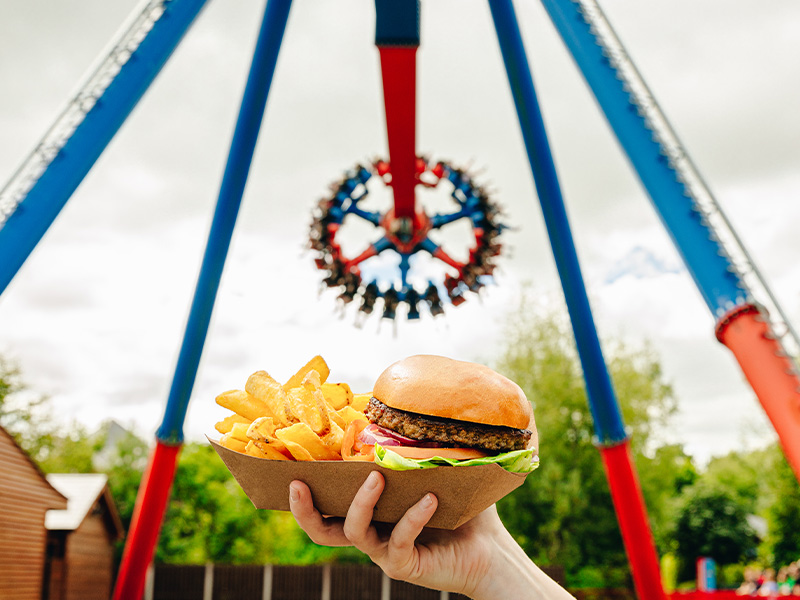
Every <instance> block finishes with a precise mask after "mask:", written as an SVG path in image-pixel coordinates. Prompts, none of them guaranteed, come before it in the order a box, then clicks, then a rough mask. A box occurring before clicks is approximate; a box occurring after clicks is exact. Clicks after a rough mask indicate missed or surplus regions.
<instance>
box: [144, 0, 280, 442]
mask: <svg viewBox="0 0 800 600" xmlns="http://www.w3.org/2000/svg"><path fill="white" fill-rule="evenodd" d="M291 5H292V2H291V0H268V1H267V5H266V8H265V11H264V19H263V21H262V22H261V29H260V31H259V34H258V41H257V42H256V48H255V52H254V54H253V62H252V63H251V65H250V73H249V75H248V78H247V84H246V86H245V90H244V95H243V97H242V104H241V108H240V110H239V117H238V119H237V121H236V127H235V129H234V132H233V139H232V141H231V148H230V152H229V154H228V162H227V164H226V165H225V173H224V174H223V177H222V183H221V185H220V191H219V198H218V200H217V207H216V210H215V212H214V219H213V221H212V223H211V230H210V232H209V234H208V244H207V245H206V251H205V254H204V255H203V264H202V266H201V267H200V275H199V277H198V280H197V287H196V289H195V294H194V299H193V300H192V307H191V310H190V312H189V320H188V323H187V324H186V332H185V333H184V337H183V344H182V345H181V350H180V354H179V355H178V363H177V366H176V368H175V375H174V377H173V380H172V386H171V388H170V391H169V397H168V399H167V407H166V410H165V411H164V420H163V421H162V423H161V426H160V427H159V429H158V431H157V432H156V437H157V438H158V439H159V440H160V441H162V442H164V443H167V444H180V443H181V442H182V441H183V422H184V419H185V418H186V410H187V408H188V406H189V399H190V397H191V394H192V388H193V387H194V381H195V377H196V376H197V368H198V366H199V364H200V356H201V354H202V352H203V345H204V343H205V339H206V334H207V333H208V325H209V322H210V321H211V313H212V311H213V309H214V300H215V299H216V295H217V290H218V289H219V281H220V277H221V276H222V269H223V267H224V266H225V258H226V257H227V254H228V248H229V246H230V241H231V237H232V236H233V228H234V225H235V224H236V217H237V215H238V213H239V206H240V205H241V200H242V195H243V194H244V187H245V184H246V183H247V175H248V172H249V170H250V164H251V162H252V159H253V153H254V151H255V146H256V141H257V140H258V133H259V130H260V128H261V121H262V119H263V117H264V111H265V109H266V104H267V98H268V96H269V90H270V86H271V84H272V78H273V75H274V73H275V65H276V63H277V62H278V52H279V51H280V48H281V41H282V40H283V34H284V32H285V30H286V22H287V20H288V18H289V9H290V8H291Z"/></svg>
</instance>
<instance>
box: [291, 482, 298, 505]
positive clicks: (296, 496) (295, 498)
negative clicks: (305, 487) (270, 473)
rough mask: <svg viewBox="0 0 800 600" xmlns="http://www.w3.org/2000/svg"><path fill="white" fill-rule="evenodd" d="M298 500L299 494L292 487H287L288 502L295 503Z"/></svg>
mask: <svg viewBox="0 0 800 600" xmlns="http://www.w3.org/2000/svg"><path fill="white" fill-rule="evenodd" d="M298 500H300V492H298V491H297V488H295V487H294V486H291V485H290V486H289V502H297V501H298Z"/></svg>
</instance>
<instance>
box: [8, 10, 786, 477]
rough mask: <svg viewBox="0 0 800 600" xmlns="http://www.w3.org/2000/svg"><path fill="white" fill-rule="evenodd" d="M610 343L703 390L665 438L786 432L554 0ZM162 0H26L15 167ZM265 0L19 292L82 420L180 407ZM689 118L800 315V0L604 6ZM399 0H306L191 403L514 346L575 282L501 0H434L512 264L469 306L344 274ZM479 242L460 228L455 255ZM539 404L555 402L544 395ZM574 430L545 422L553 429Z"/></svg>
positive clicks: (441, 113)
mask: <svg viewBox="0 0 800 600" xmlns="http://www.w3.org/2000/svg"><path fill="white" fill-rule="evenodd" d="M516 4H517V11H518V16H519V17H520V21H521V26H522V30H523V36H524V39H525V43H526V46H527V49H528V52H529V56H530V60H531V63H532V68H533V71H534V78H535V81H536V85H537V90H538V94H539V98H540V102H541V104H542V110H543V113H544V116H545V121H546V124H547V127H548V132H549V136H550V139H551V143H552V147H553V151H554V155H555V160H556V164H557V168H558V171H559V174H560V177H561V182H562V187H563V191H564V195H565V199H566V202H567V206H568V210H569V213H570V216H571V219H572V225H573V228H574V233H575V236H576V241H577V246H578V252H579V257H580V259H581V262H582V266H583V269H584V275H585V278H586V282H587V287H588V290H589V294H590V296H591V299H592V303H593V309H594V311H595V316H596V319H597V322H598V328H599V330H600V332H601V335H602V337H604V338H606V339H613V338H622V339H624V340H626V341H628V342H629V343H631V344H633V345H641V344H644V343H645V342H646V341H649V342H650V343H651V344H652V346H653V347H654V348H655V349H656V351H657V352H658V353H659V355H660V357H661V360H662V362H663V365H664V372H665V374H666V378H667V379H668V381H670V382H671V383H672V384H673V386H674V388H675V390H676V394H677V397H678V399H679V401H680V413H679V415H678V416H677V418H676V419H675V420H674V423H673V426H672V427H671V428H670V429H669V430H668V431H664V432H663V437H664V439H668V440H671V441H678V442H682V443H684V444H686V448H687V450H688V451H689V452H690V453H692V454H694V455H695V456H696V457H697V458H698V460H700V461H701V462H703V461H706V460H707V459H708V458H709V457H710V456H713V455H718V454H723V453H725V452H728V451H729V450H731V449H735V448H738V447H742V446H746V447H754V446H757V445H759V444H763V443H764V442H766V441H769V440H770V439H772V433H771V431H770V427H769V425H768V424H767V421H766V419H765V418H764V416H763V411H762V410H761V408H760V405H759V404H758V402H757V400H756V399H755V397H754V396H753V394H752V392H751V391H750V390H749V388H748V387H747V386H746V384H745V382H744V381H743V377H742V375H741V373H740V371H739V369H738V367H737V366H736V364H735V362H734V360H733V358H732V357H731V356H730V354H729V353H728V351H727V350H726V349H725V348H724V347H722V346H721V345H720V344H719V343H718V342H716V340H715V338H714V334H713V319H712V317H711V316H710V314H709V313H708V310H707V309H706V307H705V304H704V303H703V302H702V299H701V297H700V294H699V293H698V292H697V290H696V288H695V286H694V284H693V283H692V281H691V279H690V277H689V275H688V274H687V272H686V270H685V268H684V267H683V265H682V264H681V262H680V259H679V258H678V256H677V253H676V252H675V250H674V248H673V247H672V246H671V242H670V240H669V238H668V236H667V234H666V233H665V232H664V230H663V228H662V227H661V226H660V224H659V221H658V218H657V217H656V215H655V213H654V211H653V209H652V207H651V206H650V204H649V201H648V199H647V197H646V195H645V194H644V192H643V191H642V189H641V188H640V186H639V184H638V181H637V179H636V178H635V176H634V175H633V173H632V171H631V169H630V168H629V166H628V164H627V162H626V159H625V158H624V156H623V155H622V154H621V152H620V151H619V149H618V147H617V144H616V141H615V140H614V138H613V136H612V134H611V133H610V130H609V128H608V126H607V124H606V122H605V121H604V119H603V117H602V115H601V114H600V112H599V111H598V109H597V107H596V105H595V103H594V100H593V98H592V96H591V94H590V93H589V91H588V90H587V88H586V86H585V85H584V83H583V80H582V79H581V77H580V75H579V73H578V71H577V70H576V68H575V67H574V65H573V64H572V62H571V58H570V57H569V55H568V54H567V52H566V51H565V50H564V48H563V46H562V45H561V42H560V40H559V38H558V37H557V35H556V33H555V30H554V29H553V27H552V25H551V24H550V22H549V20H548V17H547V15H546V14H545V12H544V10H543V9H542V7H541V6H540V5H539V4H538V3H534V2H525V3H523V2H517V3H516ZM136 6H137V3H135V2H130V1H122V0H118V1H116V2H105V1H102V0H71V1H67V2H52V1H50V0H4V1H3V2H2V3H0V56H2V57H3V58H2V60H0V82H2V83H1V84H0V85H2V88H1V89H2V96H0V133H2V136H1V139H2V140H3V143H2V144H0V182H4V181H5V180H6V179H7V178H8V177H9V176H10V174H11V173H12V172H13V170H14V169H15V168H16V167H17V166H18V165H19V163H20V161H21V160H22V159H23V157H24V156H25V154H26V153H27V152H29V151H30V150H31V148H32V147H33V146H34V145H35V144H36V142H37V140H38V139H39V138H40V137H41V135H42V134H43V133H44V131H45V130H46V129H47V127H48V126H49V125H50V123H51V122H52V121H53V119H54V118H55V116H56V115H57V114H58V112H59V111H60V109H61V108H62V107H63V106H64V105H65V103H66V101H67V99H68V98H69V96H70V94H71V93H72V92H74V91H75V87H76V85H77V84H78V82H79V81H80V80H81V78H82V76H83V74H84V73H85V72H86V70H87V69H88V67H89V66H90V65H91V64H92V63H93V62H94V61H95V60H96V59H97V58H98V56H99V55H100V53H101V52H102V50H103V49H104V48H105V47H106V45H107V43H108V42H109V40H111V39H112V38H113V36H114V35H115V33H116V32H117V30H118V28H119V26H120V25H121V23H122V22H123V20H124V19H125V17H126V16H127V15H128V13H130V12H131V11H132V10H133V9H134V8H135V7H136ZM262 6H263V4H262V2H260V1H258V2H257V1H254V0H239V1H236V2H231V1H227V2H226V1H224V0H211V1H209V3H208V6H207V7H206V9H205V10H204V12H203V13H202V14H201V16H200V17H199V18H198V20H197V22H196V23H195V25H194V27H193V28H192V29H191V30H190V32H189V34H188V35H187V36H186V38H185V40H184V41H183V43H182V44H181V46H180V47H179V49H178V50H177V51H176V53H175V55H174V56H173V58H172V59H171V61H170V62H169V63H168V65H167V66H166V68H165V69H164V70H163V72H162V73H161V75H160V76H159V78H158V79H157V80H156V82H155V84H154V85H153V86H152V88H151V89H150V91H149V92H148V93H147V95H146V96H145V97H144V99H143V100H142V102H141V103H140V104H139V106H138V107H137V108H136V109H135V111H134V112H133V114H132V116H131V118H130V119H129V120H128V121H127V123H126V124H125V125H124V127H123V128H122V129H121V130H120V132H119V134H118V135H117V136H116V138H115V139H114V140H113V141H112V143H111V145H110V146H109V148H108V150H107V151H106V152H105V153H104V155H103V156H102V157H101V158H100V160H99V161H98V163H97V164H96V166H95V168H94V169H93V170H92V172H91V173H90V174H89V176H88V177H87V178H86V179H85V180H84V182H83V184H82V185H81V186H80V187H79V189H78V190H77V192H76V193H75V194H74V195H73V197H72V199H71V200H70V202H69V204H68V206H67V207H66V208H65V210H64V211H62V213H61V215H60V216H59V218H58V219H57V220H56V222H55V224H54V225H53V226H52V227H51V228H50V230H49V232H48V233H47V234H46V236H45V237H44V239H43V241H42V243H41V244H40V245H39V246H38V247H37V249H36V250H35V251H34V253H33V254H32V255H31V257H30V258H29V260H28V261H27V262H26V264H25V265H24V266H23V268H22V269H21V270H20V272H19V274H18V275H17V277H16V278H15V280H14V281H13V282H12V283H11V285H10V286H9V287H8V289H7V290H6V292H5V293H4V294H3V296H2V297H0V354H2V355H4V356H6V357H8V358H11V359H13V360H14V361H16V362H17V364H18V365H19V366H20V367H21V369H22V371H23V374H24V377H25V379H26V381H27V382H28V384H29V385H30V386H31V387H32V388H33V389H35V390H37V391H39V392H41V393H45V394H48V395H50V396H51V397H52V399H53V408H54V412H55V413H56V416H58V417H60V418H63V419H65V420H66V419H71V418H76V419H78V420H80V421H81V422H83V423H85V424H87V425H88V426H90V427H93V426H95V425H97V424H99V423H100V422H101V421H102V420H104V419H107V418H110V417H113V418H115V419H117V420H118V421H120V422H121V423H123V424H127V425H131V426H134V427H136V428H137V430H138V431H139V432H140V433H142V434H144V435H151V434H152V433H153V432H154V431H155V429H156V428H157V426H158V424H159V422H160V421H161V419H162V416H163V411H164V405H165V400H166V396H167V392H168V389H169V385H170V382H171V379H172V372H173V369H174V363H175V360H176V357H177V352H178V348H179V346H180V341H181V337H182V334H183V330H184V327H185V322H186V317H187V315H188V308H189V303H190V301H191V297H192V294H193V291H194V284H195V280H196V277H197V273H198V269H199V265H200V260H201V256H202V251H203V248H204V246H205V240H206V236H207V232H208V226H209V223H210V219H211V215H212V211H213V206H214V203H215V201H216V193H217V191H218V187H219V180H220V176H221V174H222V170H223V167H224V161H225V158H226V154H227V149H228V144H229V141H230V136H231V131H232V127H233V123H234V121H235V117H236V113H237V110H238V103H239V100H240V96H241V91H242V89H243V86H244V80H245V76H246V72H247V69H248V67H249V60H250V56H251V52H252V47H253V45H254V41H255V36H256V32H257V29H258V25H259V21H260V17H261V11H262ZM602 6H603V8H604V9H605V10H606V12H607V14H608V16H609V19H610V21H611V23H612V25H613V26H614V27H615V28H616V30H617V32H618V34H619V36H620V37H621V39H622V41H623V43H624V44H625V45H626V47H627V49H628V52H629V54H630V55H631V56H632V58H633V60H634V62H635V63H636V64H637V66H638V67H639V69H640V71H641V72H642V73H643V75H644V78H645V80H646V81H647V82H648V84H649V85H650V87H651V88H652V90H653V92H654V94H655V96H656V98H657V99H658V101H659V103H660V104H661V106H662V108H663V109H664V111H665V113H666V114H667V116H668V118H669V119H670V120H671V122H672V124H673V126H674V128H675V129H676V130H677V132H678V135H679V137H680V138H681V139H682V141H683V142H684V145H685V146H686V147H687V149H688V150H689V153H690V154H691V156H692V157H693V158H694V160H695V162H696V163H697V165H698V166H699V169H700V171H701V173H702V174H703V176H704V178H705V179H706V181H707V182H708V183H709V185H710V187H711V189H712V190H713V191H714V193H715V194H716V196H717V198H718V200H719V201H720V203H721V204H722V206H723V208H724V209H725V210H726V211H727V213H728V215H729V217H730V218H731V221H732V222H733V224H734V226H735V227H736V228H737V230H738V232H739V233H740V235H741V237H742V238H743V240H744V242H745V244H746V246H747V247H748V249H749V250H750V251H751V253H752V255H753V256H754V258H755V260H756V262H757V263H758V265H759V266H760V267H761V269H762V271H763V272H764V274H765V275H766V278H767V279H768V281H769V282H770V284H771V285H772V287H773V288H774V290H775V292H776V293H777V295H778V297H779V299H780V300H781V302H782V304H783V306H784V308H785V310H786V311H787V312H788V313H789V314H790V315H791V316H792V317H793V319H794V321H795V323H797V322H798V317H800V272H798V271H800V267H799V266H798V260H797V256H798V251H800V236H798V235H797V233H796V230H797V224H798V223H800V202H798V198H799V197H800V173H799V172H798V169H797V165H798V163H800V143H798V140H800V115H798V109H797V107H798V106H800V37H799V36H797V33H796V32H797V30H798V26H800V3H797V2H795V1H793V0H773V1H771V2H769V3H764V2H756V1H755V0H750V1H745V0H734V1H730V2H726V3H725V5H724V10H722V9H721V7H720V4H719V3H718V2H704V3H700V2H697V1H696V0H673V1H671V2H659V3H654V2H648V3H643V2H636V1H634V0H614V1H609V2H603V3H602ZM373 35H374V7H373V3H372V2H371V0H336V1H334V0H315V1H313V2H312V1H310V0H298V1H297V2H295V3H294V6H293V8H292V13H291V15H290V18H289V24H288V29H287V32H286V37H285V38H284V45H283V48H282V50H281V54H280V57H279V61H278V67H277V72H276V76H275V79H274V82H273V86H272V92H271V95H270V100H269V103H268V107H267V114H266V118H265V123H264V126H263V128H262V131H261V137H260V139H259V145H258V148H257V152H256V156H255V160H254V164H253V169H252V171H251V176H250V179H249V182H248V186H247V190H246V193H245V198H244V202H243V206H242V210H241V213H240V217H239V221H238V223H237V229H236V232H235V235H234V241H233V245H232V248H231V253H230V256H229V260H228V264H227V267H226V270H225V273H224V276H223V281H222V286H221V291H220V296H219V298H218V301H217V305H216V309H215V313H214V318H213V321H212V326H211V329H210V332H209V337H208V342H207V344H206V348H205V351H204V354H203V360H202V363H201V366H200V371H199V374H198V378H197V383H196V385H195V391H194V395H193V400H192V403H191V406H190V409H189V413H188V416H187V421H186V435H187V438H189V439H193V440H194V439H201V436H202V434H204V433H207V432H210V431H211V430H212V427H213V423H214V422H215V421H216V420H217V418H218V417H219V415H220V414H221V410H220V409H219V408H218V407H216V405H215V404H214V402H213V398H214V396H215V395H216V394H217V393H219V392H221V391H223V390H226V389H230V388H237V387H238V388H240V387H243V385H244V382H245V380H246V378H247V376H248V375H249V374H250V373H252V372H253V371H256V370H259V369H265V370H267V371H270V372H271V373H273V374H274V375H275V376H276V377H277V378H279V379H285V378H287V377H288V376H289V375H291V373H292V372H293V371H294V370H295V369H296V368H297V367H299V366H300V365H301V364H303V363H304V362H305V361H306V360H307V359H308V358H310V357H311V356H312V355H314V354H317V353H320V354H322V355H323V356H324V357H325V358H326V359H327V361H328V362H329V364H330V365H331V368H332V370H333V374H332V378H333V379H335V380H342V381H348V382H350V383H351V384H352V385H353V386H354V387H355V388H356V389H357V390H360V391H366V390H368V389H369V387H370V386H371V383H372V381H374V379H375V377H376V376H377V375H378V374H379V373H380V371H381V370H382V369H383V368H384V367H386V366H387V365H388V364H390V363H391V362H392V361H394V360H396V359H398V358H401V357H403V356H406V355H409V354H415V353H436V354H444V355H448V356H452V357H454V358H462V359H468V360H477V361H481V362H488V363H491V362H492V361H493V360H494V359H495V357H496V356H497V352H498V349H499V348H500V347H501V344H502V324H503V322H504V316H505V315H506V314H507V312H508V310H509V309H510V308H511V307H512V306H513V305H514V303H515V300H516V298H517V297H518V295H519V292H520V288H521V286H522V285H524V284H525V283H526V282H531V283H532V284H533V286H534V289H535V290H536V292H537V293H538V294H540V295H541V297H542V299H543V300H542V301H543V303H545V304H546V305H549V306H558V305H559V304H560V303H561V302H562V295H561V291H560V287H559V284H558V278H557V274H556V271H555V267H554V264H553V259H552V255H551V253H550V248H549V244H548V242H547V238H546V234H545V230H544V225H543V222H542V218H541V211H540V208H539V205H538V202H537V200H536V197H535V193H534V189H533V184H532V180H531V176H530V172H529V169H528V166H527V160H526V157H525V154H524V149H523V145H522V138H521V135H520V133H519V130H518V127H517V122H516V116H515V113H514V110H513V104H512V101H511V97H510V93H509V90H508V84H507V81H506V80H505V72H504V69H503V66H502V61H501V59H500V54H499V50H498V47H497V41H496V39H495V38H494V29H493V27H492V23H491V18H490V15H489V10H488V7H487V5H486V3H485V2H479V1H477V0H435V1H434V0H424V2H423V12H422V46H421V49H420V51H419V53H418V83H419V85H418V128H417V147H418V150H419V151H420V152H423V153H426V154H429V155H430V156H431V157H433V158H434V159H440V158H442V159H447V160H451V161H453V162H455V163H457V164H473V165H474V166H475V167H476V168H480V169H483V175H482V179H483V181H485V182H490V183H491V187H492V189H493V190H494V191H495V195H496V198H497V200H498V201H499V202H500V203H501V204H502V205H503V206H504V207H505V209H506V213H507V217H506V218H507V221H508V223H509V224H510V225H512V226H513V227H514V228H515V229H514V230H513V231H511V232H507V233H506V234H504V238H505V243H506V246H505V247H506V249H507V252H506V254H504V255H503V256H502V257H501V259H500V269H499V271H498V275H497V278H496V280H497V282H496V283H497V285H496V286H492V287H491V288H489V289H487V290H486V291H485V293H484V294H482V298H481V299H480V300H479V299H477V298H476V297H472V298H471V299H470V300H469V301H468V302H466V303H465V304H464V305H462V306H460V307H458V308H450V309H449V310H448V311H447V316H446V317H444V318H440V319H437V320H433V319H430V318H424V319H422V321H421V322H418V323H413V324H411V323H407V322H405V321H403V322H399V323H398V324H397V327H396V331H395V330H394V329H395V328H393V327H392V324H391V323H389V322H386V321H384V322H380V321H379V319H377V318H376V317H373V318H371V319H369V320H368V321H366V323H365V324H364V326H363V327H362V328H360V329H359V328H356V327H354V326H353V322H354V313H353V312H352V310H350V311H347V312H345V313H344V315H340V314H338V313H337V312H336V311H337V304H336V300H335V294H333V293H332V292H323V293H321V294H320V279H321V277H320V272H319V271H317V270H316V269H315V268H314V266H313V257H312V255H311V254H309V253H308V252H306V251H305V250H304V244H305V241H306V237H307V228H308V224H309V220H310V213H311V210H312V208H313V206H314V204H315V203H316V201H317V200H318V199H319V198H320V197H322V196H323V195H324V194H325V193H326V190H327V186H328V184H329V183H330V182H332V181H334V180H336V179H337V178H338V177H340V175H341V173H342V171H343V170H345V169H347V168H349V167H351V166H352V165H354V164H356V163H357V162H359V161H364V160H369V159H370V158H372V157H374V156H377V155H382V154H385V152H386V140H385V126H384V120H383V108H382V96H381V89H380V77H379V70H378V61H377V51H376V50H375V48H374V46H373ZM453 251H454V253H456V254H457V253H458V250H456V249H454V250H453ZM534 400H536V399H534ZM542 438H543V441H544V440H546V437H545V435H543V436H542Z"/></svg>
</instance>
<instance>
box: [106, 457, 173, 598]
mask: <svg viewBox="0 0 800 600" xmlns="http://www.w3.org/2000/svg"><path fill="white" fill-rule="evenodd" d="M180 449H181V446H168V445H166V444H164V443H163V442H156V447H155V449H154V450H153V454H152V455H151V456H150V464H149V465H148V466H147V470H146V471H145V473H144V475H143V476H142V481H141V483H140V484H139V486H140V493H139V494H138V495H137V496H136V506H135V507H134V509H133V519H132V520H131V527H130V531H129V537H128V540H127V541H126V543H125V552H124V553H123V555H122V562H121V563H120V566H119V573H118V574H117V584H116V586H115V587H114V596H113V599H114V600H141V598H142V594H143V593H144V584H145V575H146V573H147V567H148V566H149V565H150V563H151V562H152V560H153V554H154V553H155V548H156V542H158V534H159V532H160V531H161V522H162V520H163V517H164V512H165V511H166V509H167V501H168V500H169V493H170V489H171V487H172V479H173V478H174V476H175V467H176V465H177V462H178V453H179V452H180Z"/></svg>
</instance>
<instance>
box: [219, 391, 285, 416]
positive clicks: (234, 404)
mask: <svg viewBox="0 0 800 600" xmlns="http://www.w3.org/2000/svg"><path fill="white" fill-rule="evenodd" d="M217 404H219V405H220V406H222V407H224V408H227V409H230V410H232V411H233V412H235V413H236V414H238V415H240V416H242V417H244V418H245V419H248V420H250V421H255V420H256V419H257V418H258V417H263V416H265V415H271V414H272V411H271V410H270V407H269V406H267V405H266V404H265V403H264V401H263V400H261V399H260V398H257V397H255V396H253V395H251V394H249V393H247V392H246V391H242V390H229V391H227V392H223V393H221V394H220V395H219V396H217Z"/></svg>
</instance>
